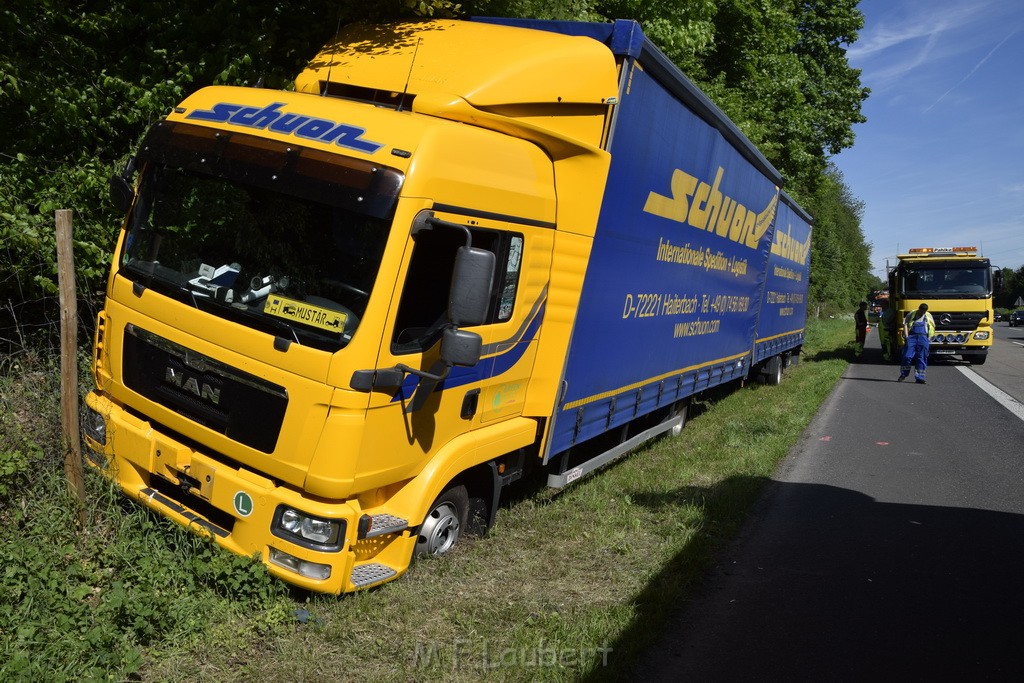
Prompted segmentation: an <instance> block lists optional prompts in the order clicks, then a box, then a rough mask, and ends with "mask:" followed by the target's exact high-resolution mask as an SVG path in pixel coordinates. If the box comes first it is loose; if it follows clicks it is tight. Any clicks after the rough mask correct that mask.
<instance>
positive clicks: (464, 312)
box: [448, 247, 495, 327]
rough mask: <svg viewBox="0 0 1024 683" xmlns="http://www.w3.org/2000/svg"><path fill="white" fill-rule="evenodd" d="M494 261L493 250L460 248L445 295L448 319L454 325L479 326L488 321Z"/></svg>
mask: <svg viewBox="0 0 1024 683" xmlns="http://www.w3.org/2000/svg"><path fill="white" fill-rule="evenodd" d="M494 264H495V256H494V253H493V252H490V251H487V250H486V249H480V248H477V247H459V250H458V252H456V254H455V272H454V274H453V275H452V288H451V291H450V293H449V295H448V319H449V320H450V321H451V322H452V324H453V325H455V326H456V327H472V326H473V325H482V324H483V323H484V321H486V320H487V309H488V307H489V306H490V303H491V283H492V282H493V281H494Z"/></svg>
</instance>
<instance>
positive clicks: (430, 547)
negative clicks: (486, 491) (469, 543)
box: [413, 486, 469, 557]
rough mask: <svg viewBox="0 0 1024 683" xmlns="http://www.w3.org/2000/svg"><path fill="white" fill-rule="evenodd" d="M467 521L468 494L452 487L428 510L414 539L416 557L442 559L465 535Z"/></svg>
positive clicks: (461, 487) (464, 488)
mask: <svg viewBox="0 0 1024 683" xmlns="http://www.w3.org/2000/svg"><path fill="white" fill-rule="evenodd" d="M468 519H469V494H468V493H467V492H466V487H465V486H453V487H452V488H450V489H448V490H447V491H445V492H444V493H442V494H441V495H440V496H438V497H437V500H435V501H434V504H433V505H431V506H430V512H428V513H427V516H426V518H424V520H423V524H421V525H420V530H419V535H418V536H417V538H416V548H415V550H414V551H413V555H414V556H416V557H437V556H440V555H445V554H447V553H448V552H450V551H451V549H452V548H453V547H454V546H455V544H456V543H458V541H459V539H460V538H461V537H462V534H463V533H464V532H465V531H466V528H467V525H468Z"/></svg>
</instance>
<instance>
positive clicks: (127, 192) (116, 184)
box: [110, 175, 135, 213]
mask: <svg viewBox="0 0 1024 683" xmlns="http://www.w3.org/2000/svg"><path fill="white" fill-rule="evenodd" d="M134 196H135V191H134V190H133V189H132V186H131V185H129V184H128V181H127V180H126V179H125V178H124V176H119V175H114V176H110V199H111V200H112V201H113V202H114V206H116V207H117V209H118V210H119V211H120V212H121V213H126V212H127V211H128V209H130V208H132V198H133V197H134Z"/></svg>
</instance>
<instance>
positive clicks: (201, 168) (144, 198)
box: [120, 124, 402, 351]
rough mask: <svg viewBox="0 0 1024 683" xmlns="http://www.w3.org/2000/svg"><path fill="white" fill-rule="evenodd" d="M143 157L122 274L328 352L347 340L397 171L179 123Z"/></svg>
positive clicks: (366, 288)
mask: <svg viewBox="0 0 1024 683" xmlns="http://www.w3.org/2000/svg"><path fill="white" fill-rule="evenodd" d="M173 125H174V124H164V126H173ZM225 137H226V138H229V139H228V140H227V141H225V140H224V139H222V138H225ZM230 138H233V139H230ZM140 158H142V159H143V161H145V162H146V165H145V167H144V169H143V175H142V179H141V182H140V186H139V196H138V199H137V201H136V204H135V208H134V209H133V211H132V214H131V216H130V220H129V224H128V234H127V236H126V239H125V241H124V248H123V251H122V253H121V257H120V265H121V270H120V272H121V273H122V274H123V275H125V276H127V277H129V278H130V279H132V280H133V281H134V282H136V283H138V284H140V285H142V286H145V287H153V288H155V289H157V290H158V291H161V293H164V294H167V295H168V296H171V297H173V298H176V299H178V300H180V301H183V302H186V303H188V304H191V305H194V306H195V307H197V308H199V309H201V310H204V311H206V312H209V313H211V314H213V315H217V316H219V317H223V318H228V319H231V320H233V321H235V322H239V323H241V324H244V325H247V326H249V327H252V328H255V329H258V330H261V331H264V332H267V333H268V334H273V335H275V336H279V337H283V338H285V339H288V340H290V341H293V342H297V343H300V344H306V345H310V346H313V347H316V348H321V349H324V350H327V351H335V350H337V349H340V348H342V347H343V346H345V345H346V344H347V343H348V342H349V341H350V340H351V339H352V336H353V335H354V334H355V333H356V330H357V329H358V327H359V320H360V318H361V317H362V315H363V313H364V312H365V310H366V305H367V301H368V300H369V298H370V294H371V292H372V290H373V286H374V282H375V280H376V277H377V270H378V268H379V265H380V259H381V256H382V254H383V251H384V244H385V242H386V240H387V236H388V227H389V225H390V221H389V220H388V218H389V217H390V213H391V212H392V211H393V207H394V202H395V200H396V199H397V191H398V188H399V187H400V186H401V180H402V177H401V174H400V173H398V172H396V171H390V170H388V169H383V170H382V169H380V168H379V167H376V166H371V165H370V164H365V165H364V164H363V163H362V162H359V161H358V160H352V159H346V158H345V157H341V156H340V155H330V154H327V153H325V152H321V151H319V150H310V149H304V148H297V147H296V146H294V145H285V144H280V143H277V142H273V141H268V140H264V139H260V138H256V137H253V136H248V135H231V134H228V133H218V132H217V131H213V130H212V129H198V128H197V127H195V126H187V125H183V124H178V130H173V129H172V130H170V131H168V130H166V129H165V130H163V131H161V132H160V133H158V134H156V135H154V134H150V135H149V136H148V137H147V139H146V140H144V142H143V146H142V151H141V152H140ZM336 159H340V160H343V161H342V162H341V163H340V164H339V163H338V162H337V161H336ZM339 180H340V181H342V182H344V185H343V186H341V187H339V186H338V183H339ZM357 207H358V209H357ZM359 209H369V211H366V210H359Z"/></svg>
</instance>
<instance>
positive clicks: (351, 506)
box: [85, 391, 415, 593]
mask: <svg viewBox="0 0 1024 683" xmlns="http://www.w3.org/2000/svg"><path fill="white" fill-rule="evenodd" d="M86 404H87V405H88V407H89V408H90V409H91V410H92V411H95V413H97V414H98V416H99V417H100V418H102V421H103V423H104V425H105V430H104V431H105V442H104V443H102V444H101V443H99V442H97V441H96V440H95V439H94V438H91V437H90V436H89V434H86V438H85V442H86V445H87V447H88V449H89V451H90V452H89V453H88V454H87V455H88V460H89V461H90V462H91V463H92V464H93V465H94V466H96V467H97V468H98V469H99V470H100V471H101V472H102V473H103V474H104V475H105V476H106V477H108V478H109V479H111V480H113V481H114V482H116V483H117V484H118V486H120V487H121V489H122V490H123V491H124V492H125V493H126V494H128V495H129V496H130V497H132V498H134V499H136V500H138V501H139V502H141V503H142V504H143V505H145V506H147V507H149V508H150V509H152V510H154V511H156V512H158V513H160V514H161V515H164V516H165V517H168V518H170V519H173V520H174V521H175V522H177V523H178V524H180V525H182V526H184V527H186V528H188V529H190V530H192V531H194V532H196V533H198V534H200V535H203V536H207V537H209V538H211V539H212V540H213V541H215V542H216V543H217V544H218V545H220V546H221V547H223V548H225V549H227V550H230V551H231V552H233V553H236V554H239V555H244V556H247V557H255V558H257V559H259V560H260V561H261V562H263V563H264V564H265V565H267V567H268V569H269V571H270V573H271V574H273V575H274V576H277V577H279V578H281V579H283V580H285V581H287V582H289V583H292V584H295V585H297V586H300V587H302V588H306V589H308V590H312V591H317V592H324V593H342V592H349V591H353V590H357V589H361V588H366V587H369V586H371V585H375V584H376V583H382V582H383V581H386V580H390V579H392V578H395V577H397V576H399V575H401V574H402V573H404V571H405V568H406V566H407V564H408V557H410V556H411V554H412V547H413V545H414V544H415V537H414V536H412V535H411V534H410V533H409V532H407V531H406V532H404V533H402V534H396V535H393V536H392V537H389V538H387V539H371V540H373V541H374V546H375V548H374V549H373V550H371V551H370V552H368V549H367V548H366V547H365V546H366V544H367V541H365V540H363V541H360V540H357V538H356V534H357V527H358V520H359V518H360V516H361V515H362V514H363V512H364V511H363V510H361V509H360V507H359V502H358V501H357V500H352V501H324V500H322V499H313V498H309V497H305V496H303V495H302V494H301V492H299V491H296V490H294V489H292V488H289V487H286V486H281V485H278V484H276V483H275V482H274V481H272V480H270V479H268V478H266V477H264V476H262V475H260V474H259V473H257V472H254V471H251V470H248V469H246V468H245V467H244V466H238V465H237V464H234V463H232V464H227V463H225V462H221V461H219V460H217V459H215V458H214V457H211V455H208V454H206V453H203V452H201V451H199V450H195V449H194V448H193V447H192V445H190V444H188V443H186V442H185V441H184V439H182V438H181V437H178V436H177V435H173V436H172V435H170V434H166V433H163V432H162V431H161V430H160V429H159V426H158V425H154V424H151V423H150V422H148V421H146V420H144V419H142V418H140V417H137V416H136V415H133V414H132V413H130V412H129V411H127V410H125V409H124V408H122V407H121V406H119V405H118V404H116V403H115V402H114V401H111V400H110V399H109V398H107V397H106V396H104V395H101V394H98V393H97V392H95V391H94V392H90V393H89V394H88V396H87V397H86ZM96 420H98V418H95V416H94V417H93V421H96ZM281 506H287V507H290V508H293V509H296V510H300V511H303V512H304V513H307V514H309V515H314V516H316V517H319V518H322V519H327V520H337V521H339V522H341V523H342V524H343V530H342V540H341V542H340V543H339V544H338V545H339V546H340V547H338V548H336V549H332V550H330V551H326V552H325V551H322V550H316V549H312V548H309V547H306V545H308V544H300V543H295V542H292V541H291V540H288V539H287V538H282V537H280V535H279V534H277V535H276V534H275V533H274V532H273V531H272V524H273V522H274V517H275V512H276V511H277V510H278V508H279V507H281ZM384 541H386V542H384ZM282 558H291V559H288V560H287V561H285V562H284V563H283V564H282ZM382 562H384V563H385V564H381V563H382ZM313 566H315V567H317V569H316V570H314V571H310V572H307V573H309V574H311V576H304V575H303V574H300V573H298V572H297V571H296V567H304V568H309V567H313ZM371 569H372V571H370V570H371ZM353 570H355V577H356V578H355V581H353ZM367 576H370V577H371V578H375V577H380V580H372V581H369V582H368V581H367V580H366V577H367Z"/></svg>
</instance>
